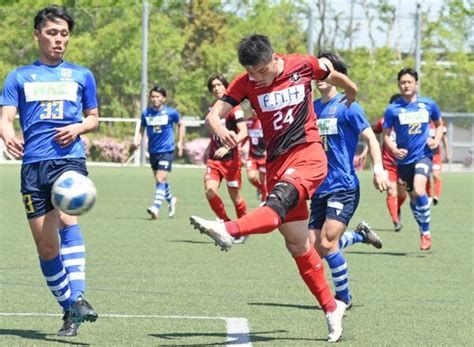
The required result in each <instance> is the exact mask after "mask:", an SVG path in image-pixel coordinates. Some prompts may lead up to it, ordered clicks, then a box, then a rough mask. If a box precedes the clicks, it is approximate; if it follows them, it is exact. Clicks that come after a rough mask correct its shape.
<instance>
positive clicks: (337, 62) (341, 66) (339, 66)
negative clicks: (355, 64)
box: [318, 51, 347, 76]
mask: <svg viewBox="0 0 474 347" xmlns="http://www.w3.org/2000/svg"><path fill="white" fill-rule="evenodd" d="M321 58H326V59H327V60H329V61H330V62H331V63H332V66H333V67H334V70H336V71H337V72H340V73H342V74H344V75H346V76H347V65H346V63H345V62H344V60H343V59H342V58H341V57H340V56H338V55H336V54H334V53H331V52H329V51H320V52H319V53H318V59H321Z"/></svg>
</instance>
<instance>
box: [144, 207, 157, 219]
mask: <svg viewBox="0 0 474 347" xmlns="http://www.w3.org/2000/svg"><path fill="white" fill-rule="evenodd" d="M146 211H147V212H148V214H149V215H150V216H151V219H158V212H159V210H158V209H157V208H156V206H155V205H151V206H150V207H148V208H147V209H146Z"/></svg>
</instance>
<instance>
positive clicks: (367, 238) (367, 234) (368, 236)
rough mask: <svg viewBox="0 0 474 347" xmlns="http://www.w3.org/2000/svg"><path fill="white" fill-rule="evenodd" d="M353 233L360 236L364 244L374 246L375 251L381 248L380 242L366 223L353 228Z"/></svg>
mask: <svg viewBox="0 0 474 347" xmlns="http://www.w3.org/2000/svg"><path fill="white" fill-rule="evenodd" d="M355 232H356V233H358V234H361V235H362V237H363V238H364V241H363V242H364V243H367V244H369V245H372V246H374V247H375V248H377V249H380V248H382V240H381V239H380V237H378V236H377V234H376V233H374V232H373V231H372V229H371V228H370V225H369V224H367V223H366V222H360V223H359V224H357V226H356V228H355Z"/></svg>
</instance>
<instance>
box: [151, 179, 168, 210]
mask: <svg viewBox="0 0 474 347" xmlns="http://www.w3.org/2000/svg"><path fill="white" fill-rule="evenodd" d="M165 195H166V183H157V184H156V190H155V201H153V206H155V207H156V208H157V209H160V207H161V203H162V202H163V199H164V198H165Z"/></svg>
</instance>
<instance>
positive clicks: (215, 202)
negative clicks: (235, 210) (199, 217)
mask: <svg viewBox="0 0 474 347" xmlns="http://www.w3.org/2000/svg"><path fill="white" fill-rule="evenodd" d="M207 201H209V205H210V206H211V209H212V210H213V211H214V213H215V214H216V216H217V217H218V218H220V219H223V220H224V221H229V220H230V218H229V217H228V216H227V213H226V211H225V207H224V203H223V202H222V200H221V198H219V196H217V195H214V197H213V198H211V199H209V198H208V199H207Z"/></svg>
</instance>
